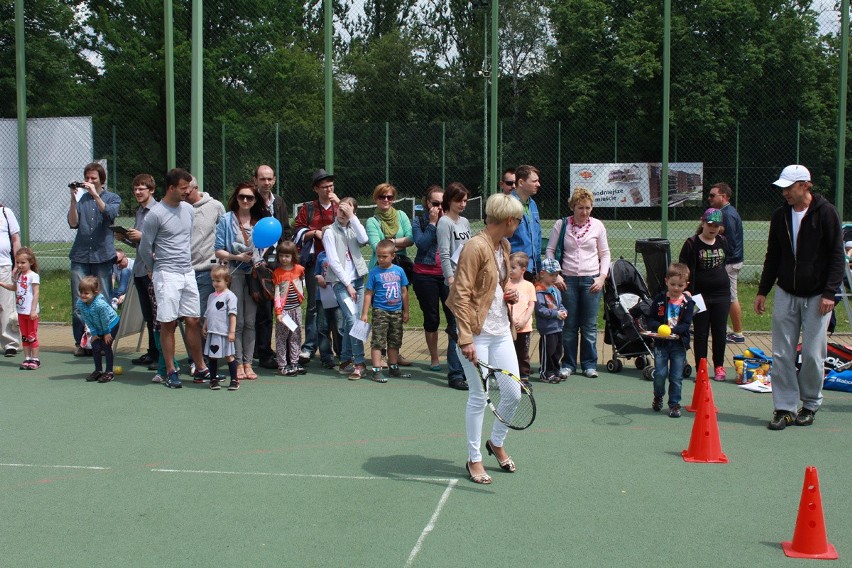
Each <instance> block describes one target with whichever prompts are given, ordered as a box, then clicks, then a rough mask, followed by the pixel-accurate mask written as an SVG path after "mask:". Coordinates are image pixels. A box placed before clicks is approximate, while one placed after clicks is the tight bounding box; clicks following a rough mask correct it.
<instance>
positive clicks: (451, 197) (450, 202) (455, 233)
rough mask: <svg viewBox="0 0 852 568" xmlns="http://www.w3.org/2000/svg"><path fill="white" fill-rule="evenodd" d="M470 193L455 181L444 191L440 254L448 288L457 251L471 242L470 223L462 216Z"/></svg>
mask: <svg viewBox="0 0 852 568" xmlns="http://www.w3.org/2000/svg"><path fill="white" fill-rule="evenodd" d="M469 195H470V192H469V191H468V190H467V188H466V187H465V186H463V185H462V184H460V183H459V182H457V181H454V182H453V183H451V184H450V185H448V186H447V189H446V190H444V200H443V202H442V203H441V207H442V208H443V209H444V214H443V216H441V218H440V219H438V229H437V237H438V254H439V255H440V257H441V270H443V272H444V281H445V282H446V283H447V286H450V285H451V284H452V283H453V278H454V274H455V271H456V263H455V262H453V260H452V258H453V255H454V254H455V251H456V249H458V248H460V247H462V246H464V243H465V242H466V241H468V240H470V222H469V221H468V220H467V219H466V218H464V217H462V216H461V214H462V211H464V208H465V206H466V205H467V198H468V197H469Z"/></svg>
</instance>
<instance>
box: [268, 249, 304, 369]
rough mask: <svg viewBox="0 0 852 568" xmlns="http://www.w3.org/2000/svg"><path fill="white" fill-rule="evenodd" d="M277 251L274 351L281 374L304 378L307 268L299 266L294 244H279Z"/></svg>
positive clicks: (273, 275)
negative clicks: (301, 358) (302, 359)
mask: <svg viewBox="0 0 852 568" xmlns="http://www.w3.org/2000/svg"><path fill="white" fill-rule="evenodd" d="M277 252H278V268H276V269H275V271H274V272H273V273H272V283H273V284H274V285H275V314H276V320H277V323H276V325H275V351H276V353H277V356H278V374H279V375H286V376H288V377H292V376H294V375H304V374H305V373H306V372H307V371H306V370H305V368H304V367H303V366H302V365H301V363H299V353H300V350H301V346H302V300H303V299H304V297H305V293H304V290H305V268H304V267H303V266H302V265H300V264H297V263H296V258H297V256H298V251H297V249H296V244H295V243H294V242H292V241H284V242H282V243H280V244H279V245H278V249H277ZM288 324H289V326H288ZM291 327H292V329H291Z"/></svg>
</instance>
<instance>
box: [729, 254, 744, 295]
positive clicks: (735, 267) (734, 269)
mask: <svg viewBox="0 0 852 568" xmlns="http://www.w3.org/2000/svg"><path fill="white" fill-rule="evenodd" d="M742 269H743V263H742V262H737V263H734V264H726V265H725V272H727V273H728V280H729V281H730V282H731V302H736V301H737V299H738V298H737V282H738V281H739V279H740V270H742Z"/></svg>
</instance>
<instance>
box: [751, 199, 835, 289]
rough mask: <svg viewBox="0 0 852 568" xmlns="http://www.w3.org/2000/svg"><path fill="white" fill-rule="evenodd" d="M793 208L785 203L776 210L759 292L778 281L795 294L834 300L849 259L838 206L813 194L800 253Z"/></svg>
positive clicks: (803, 228)
mask: <svg viewBox="0 0 852 568" xmlns="http://www.w3.org/2000/svg"><path fill="white" fill-rule="evenodd" d="M792 211H793V208H792V207H791V206H790V205H784V206H782V207H780V208H779V209H777V210H776V211H775V212H774V213H773V214H772V220H771V221H770V223H769V245H768V247H767V249H766V260H764V262H763V273H762V274H761V276H760V285H759V287H758V292H757V293H758V294H760V295H763V296H766V295H767V294H769V291H770V290H771V289H772V286H773V285H774V284H775V283H776V282H777V283H778V286H779V287H780V288H781V289H782V290H784V291H785V292H787V293H788V294H792V295H793V296H800V297H810V296H822V297H823V298H826V299H830V300H834V295H835V294H836V293H837V290H838V289H839V288H840V284H841V282H842V281H843V263H844V262H846V255H845V252H844V250H843V235H842V233H843V232H842V230H841V228H840V217H839V216H838V215H837V210H836V209H835V208H834V206H833V205H832V204H831V203H829V202H828V201H827V200H826V199H825V198H824V197H822V196H821V195H819V194H816V193H814V194H813V199H812V200H811V204H810V205H809V206H808V211H807V212H806V213H805V216H804V217H803V218H802V224H801V227H799V233H798V235H797V237H798V239H797V246H796V254H793V221H792Z"/></svg>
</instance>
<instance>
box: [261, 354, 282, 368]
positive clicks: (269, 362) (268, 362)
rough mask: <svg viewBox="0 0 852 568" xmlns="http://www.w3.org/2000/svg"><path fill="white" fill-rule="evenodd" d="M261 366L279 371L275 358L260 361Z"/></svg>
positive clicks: (264, 358) (265, 358)
mask: <svg viewBox="0 0 852 568" xmlns="http://www.w3.org/2000/svg"><path fill="white" fill-rule="evenodd" d="M259 364H260V366H261V367H262V368H264V369H277V368H278V360H277V359H276V358H275V357H274V356H273V357H263V358H261V359H259Z"/></svg>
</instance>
